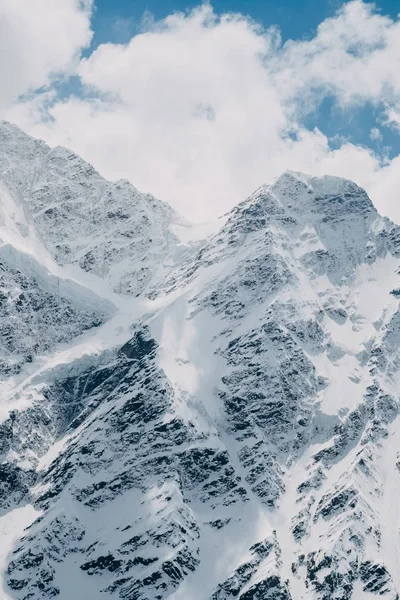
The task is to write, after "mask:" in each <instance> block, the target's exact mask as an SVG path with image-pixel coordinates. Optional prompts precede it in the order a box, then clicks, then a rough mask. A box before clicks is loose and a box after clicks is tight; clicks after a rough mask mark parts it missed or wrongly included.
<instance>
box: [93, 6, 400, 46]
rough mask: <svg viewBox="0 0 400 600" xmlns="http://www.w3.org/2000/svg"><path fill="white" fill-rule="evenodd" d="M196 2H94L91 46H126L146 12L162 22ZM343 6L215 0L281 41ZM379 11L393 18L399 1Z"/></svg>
mask: <svg viewBox="0 0 400 600" xmlns="http://www.w3.org/2000/svg"><path fill="white" fill-rule="evenodd" d="M198 4H199V2H187V1H185V0H183V1H182V0H180V1H171V0H96V12H95V15H94V18H93V29H94V31H95V37H94V39H93V44H94V45H97V44H99V43H102V42H107V41H114V42H126V41H127V39H128V37H129V36H130V35H131V34H132V33H134V32H135V29H136V28H137V27H138V25H139V24H140V21H141V19H142V17H143V15H144V13H145V12H150V13H151V14H153V15H154V17H155V18H156V19H157V20H158V19H163V18H165V17H166V16H167V15H169V14H170V13H171V12H173V11H185V10H188V9H191V8H193V7H195V6H197V5H198ZM342 4H343V2H341V1H340V0H214V1H213V2H212V5H213V7H214V9H215V11H216V12H217V13H226V12H240V13H242V14H247V15H250V16H251V17H252V18H253V19H255V20H256V21H258V22H259V23H262V24H263V25H264V27H270V26H271V25H277V26H279V28H280V30H281V32H282V37H283V39H298V38H302V37H304V36H306V37H307V36H310V35H312V33H313V31H314V30H315V29H316V27H317V26H318V24H319V23H321V21H323V20H324V19H326V18H327V17H329V16H332V15H333V14H334V13H335V11H336V10H337V9H338V8H339V7H340V6H341V5H342ZM376 4H377V6H378V8H379V9H380V10H381V11H382V12H383V13H385V14H389V15H391V16H392V17H396V15H397V14H398V13H399V12H400V3H399V2H398V0H380V1H379V2H377V3H376Z"/></svg>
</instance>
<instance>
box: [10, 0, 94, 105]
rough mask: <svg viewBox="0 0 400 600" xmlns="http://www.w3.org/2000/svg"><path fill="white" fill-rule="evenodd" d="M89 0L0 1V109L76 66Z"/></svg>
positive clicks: (85, 37) (86, 37)
mask: <svg viewBox="0 0 400 600" xmlns="http://www.w3.org/2000/svg"><path fill="white" fill-rule="evenodd" d="M91 10H92V0H57V1H55V0H34V1H32V0H28V1H27V0H0V80H1V86H0V108H2V109H4V108H5V107H7V106H9V105H10V103H12V102H13V101H15V100H16V99H17V98H18V97H19V96H21V95H23V94H27V93H29V92H30V91H32V90H35V89H37V88H40V87H42V86H47V85H48V84H49V83H50V81H51V79H52V77H58V78H59V77H60V76H63V75H64V76H65V75H67V74H70V73H72V72H74V71H75V69H76V65H77V62H78V59H79V56H80V52H81V49H82V47H84V46H87V45H88V44H89V43H90V40H91V35H92V34H91V30H90V15H91Z"/></svg>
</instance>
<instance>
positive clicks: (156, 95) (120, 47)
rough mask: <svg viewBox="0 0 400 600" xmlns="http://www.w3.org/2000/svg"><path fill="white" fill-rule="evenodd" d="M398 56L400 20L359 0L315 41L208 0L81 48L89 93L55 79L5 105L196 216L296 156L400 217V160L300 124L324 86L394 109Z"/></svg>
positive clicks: (345, 101) (33, 128)
mask: <svg viewBox="0 0 400 600" xmlns="http://www.w3.org/2000/svg"><path fill="white" fill-rule="evenodd" d="M17 1H18V0H17ZM21 1H23V0H21ZM49 1H51V0H49ZM65 1H66V0H63V2H65ZM0 2H1V0H0ZM80 43H81V45H83V44H84V43H85V42H84V41H81V42H80ZM78 46H79V44H78ZM76 51H77V50H76ZM399 54H400V31H399V24H398V22H394V21H393V20H391V19H389V18H387V17H384V16H381V15H379V14H376V13H375V12H374V10H373V7H372V5H367V4H364V3H362V2H360V1H358V0H355V1H353V2H350V3H348V4H347V5H346V6H345V7H344V8H343V9H342V10H341V11H340V12H339V13H338V14H337V15H336V16H335V17H333V18H332V19H327V20H326V21H324V22H323V23H322V24H321V25H320V27H319V28H318V30H317V32H316V35H315V36H314V38H312V39H311V40H309V41H301V42H289V43H286V44H285V45H284V46H281V44H280V40H279V36H278V34H277V32H276V31H275V30H269V31H264V30H262V28H261V27H260V26H259V25H257V24H255V23H254V22H251V21H250V20H249V19H246V18H244V17H242V16H240V15H229V16H223V17H221V18H217V17H216V15H215V14H214V13H213V11H212V9H211V7H210V6H209V5H204V6H202V7H199V8H198V9H196V10H195V11H193V12H191V13H190V14H182V13H179V14H175V15H172V16H170V17H168V18H167V19H166V20H164V21H162V22H160V23H151V21H149V29H148V30H147V31H145V32H143V33H140V34H138V35H135V36H134V37H133V38H132V39H131V40H130V42H129V43H128V44H105V45H102V46H100V47H99V48H98V49H97V50H95V51H94V52H93V53H92V54H91V55H90V56H89V57H88V58H86V59H84V60H81V61H80V63H79V65H78V66H77V74H78V75H79V77H80V79H81V82H82V84H83V86H84V89H85V90H86V92H87V94H88V95H87V96H83V97H80V98H76V97H68V98H66V99H62V100H60V99H57V98H54V97H52V95H51V94H52V92H51V90H50V91H47V92H46V94H45V95H36V96H35V97H34V98H32V99H30V100H29V101H27V102H24V103H21V102H19V103H17V104H14V105H13V106H12V107H11V108H10V109H9V111H8V113H7V116H8V118H9V119H10V120H14V121H15V122H18V123H19V124H20V125H21V126H22V127H23V128H25V129H26V130H28V131H30V132H31V133H32V134H34V135H37V136H39V137H43V138H45V139H47V140H48V141H50V143H54V144H55V143H62V144H64V145H68V146H70V147H71V148H73V149H74V150H75V151H77V152H78V153H79V154H81V155H82V156H83V157H85V158H86V159H87V160H89V161H90V162H92V163H93V164H94V165H95V166H96V167H97V168H98V169H99V170H100V171H101V172H102V173H104V174H105V175H106V176H107V177H110V178H120V177H126V178H129V179H130V180H131V181H132V182H133V183H134V185H136V186H137V187H138V188H139V189H143V190H146V191H151V192H152V193H154V194H155V195H157V196H158V197H160V198H162V199H164V200H167V201H169V202H170V203H171V204H172V205H173V206H174V207H175V208H177V209H178V210H179V211H180V212H182V213H184V214H186V215H188V216H190V217H192V218H195V219H204V218H208V217H210V216H215V215H217V214H220V213H222V212H224V211H225V210H227V209H229V208H230V207H231V206H232V205H233V204H235V203H236V202H238V201H239V200H241V199H243V198H244V197H245V196H246V195H247V194H249V193H251V191H253V189H254V188H255V187H257V186H258V185H260V184H261V183H262V182H264V181H268V180H270V179H271V178H273V177H275V176H277V175H279V174H280V173H281V172H282V171H283V170H284V169H285V168H292V169H297V170H303V171H306V172H311V173H315V174H323V173H330V174H337V175H342V176H346V177H349V178H351V179H353V180H355V181H356V182H357V183H359V184H360V185H363V186H365V187H366V189H367V190H368V191H369V192H370V194H371V196H372V197H373V199H374V201H375V202H376V204H377V206H378V207H379V208H380V209H381V210H383V211H385V212H386V213H388V214H390V215H391V216H392V218H395V219H397V220H399V221H400V207H399V208H397V202H398V201H397V188H398V183H399V176H400V175H397V173H398V172H399V171H398V168H397V166H398V162H399V160H398V159H395V160H393V161H392V162H389V161H387V160H384V162H382V161H381V160H380V159H379V158H378V157H377V156H376V155H375V154H374V153H373V152H372V150H369V149H368V148H365V147H361V146H355V145H352V144H350V143H348V142H344V143H343V144H342V145H341V146H340V148H339V149H337V150H332V149H331V148H330V147H329V143H328V139H327V138H326V137H325V136H324V135H323V133H321V132H320V131H318V130H312V131H309V130H307V129H305V128H304V127H302V126H300V125H299V124H298V119H299V118H301V116H302V115H303V114H304V113H305V112H310V111H312V110H313V109H314V108H315V107H316V106H317V104H318V102H320V100H321V99H322V98H323V97H325V96H326V95H333V96H335V97H336V98H337V101H338V102H339V103H340V104H341V105H343V106H346V107H350V106H355V105H359V104H361V103H366V102H373V103H375V104H376V105H378V104H381V106H382V110H384V111H386V114H387V118H388V119H389V116H390V115H394V114H397V113H395V111H396V107H397V106H398V95H399V91H400V79H399V78H400V74H399V73H398V69H397V68H396V67H397V65H398V58H399ZM69 64H71V63H69ZM49 72H50V71H49V70H47V73H49ZM31 87H32V86H31ZM399 105H400V104H399ZM43 115H45V116H46V117H48V116H50V117H51V119H50V120H49V119H48V118H43ZM391 118H392V120H393V117H391ZM399 173H400V172H399Z"/></svg>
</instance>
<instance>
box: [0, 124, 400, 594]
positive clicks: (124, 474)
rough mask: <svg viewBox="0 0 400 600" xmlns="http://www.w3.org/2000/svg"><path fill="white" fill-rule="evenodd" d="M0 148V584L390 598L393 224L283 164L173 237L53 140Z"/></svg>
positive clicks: (398, 578)
mask: <svg viewBox="0 0 400 600" xmlns="http://www.w3.org/2000/svg"><path fill="white" fill-rule="evenodd" d="M0 157H1V158H0V177H1V178H2V179H3V181H4V186H5V187H4V190H3V196H2V198H3V201H2V202H3V207H4V210H3V213H4V217H3V224H1V223H0V238H1V239H2V240H3V245H2V246H1V247H0V261H2V264H3V265H4V272H3V275H1V272H0V275H1V276H2V279H0V282H1V286H2V287H1V289H0V331H5V332H6V333H2V338H1V340H0V349H1V351H2V352H3V356H6V358H4V363H2V364H3V365H6V366H3V367H2V372H1V377H2V380H1V381H0V386H1V387H0V390H1V393H2V402H1V403H0V417H1V423H0V448H1V464H0V505H1V512H0V541H2V550H1V551H0V569H1V586H2V592H1V594H0V595H1V597H2V598H3V597H4V598H7V599H13V600H17V599H18V600H28V599H34V600H36V599H37V600H39V599H40V600H42V599H43V600H44V599H46V600H47V599H48V598H57V599H60V600H70V599H71V598H75V599H76V600H87V599H89V598H95V599H96V600H98V599H100V598H105V599H110V600H112V599H113V598H120V599H125V600H139V599H140V600H156V599H157V600H164V599H167V598H168V599H169V600H188V599H190V600H228V599H229V600H231V599H234V598H235V599H239V600H331V599H334V600H372V599H373V598H378V597H380V598H385V599H387V600H395V599H397V600H398V598H399V591H400V568H399V560H400V554H399V548H400V546H399V539H400V538H399V536H400V500H399V498H400V419H399V391H400V378H399V371H400V370H399V365H400V350H399V348H400V330H399V324H400V313H399V306H398V303H399V298H400V271H399V266H400V264H399V262H400V261H399V257H400V229H399V228H398V227H397V226H396V225H394V224H393V223H391V222H390V221H389V220H388V219H386V218H382V217H380V215H379V214H378V213H377V211H376V210H375V208H374V206H373V205H372V203H371V201H370V200H369V198H368V196H367V195H366V193H365V192H364V191H363V190H361V189H360V188H359V187H357V186H356V185H355V184H354V183H352V182H350V181H346V180H342V179H339V178H334V177H323V178H313V177H309V176H306V175H302V174H299V173H293V172H290V171H287V172H285V173H284V174H283V175H282V176H281V177H280V178H279V179H278V180H277V181H275V182H274V183H273V184H271V185H264V186H262V187H261V188H259V189H258V190H257V191H256V192H255V193H254V194H253V195H252V196H250V198H248V199H247V200H245V201H244V202H242V203H241V204H239V205H238V206H237V207H235V208H234V209H233V210H232V211H231V212H230V213H229V215H227V217H226V219H225V220H224V222H223V224H222V226H221V227H220V230H219V231H218V232H217V233H216V234H215V235H214V236H212V237H210V238H209V239H207V240H205V241H204V242H203V243H202V245H201V247H200V245H199V244H197V245H187V246H185V245H182V244H181V243H180V242H179V241H178V240H177V238H176V237H174V235H175V234H173V233H171V231H170V230H171V228H172V230H173V229H174V223H179V219H178V217H176V215H174V214H173V213H172V210H171V209H169V208H168V207H167V206H166V205H163V204H162V203H159V202H158V201H156V200H154V199H152V198H151V197H149V196H144V195H142V194H140V193H139V192H136V190H134V189H133V188H131V186H129V184H127V183H122V184H110V183H107V182H105V181H104V180H103V179H102V178H101V177H100V176H99V175H97V174H96V173H95V172H94V171H93V170H92V169H91V168H90V167H89V166H88V165H86V163H84V162H83V161H81V160H80V159H79V158H78V157H76V156H74V155H72V154H70V153H68V151H66V150H64V149H55V150H50V149H49V148H47V146H44V145H43V144H42V143H41V142H36V141H34V140H31V139H30V138H28V137H27V136H25V135H24V134H22V133H20V132H18V130H15V129H14V128H13V127H11V126H9V125H7V124H4V125H3V126H2V127H0ZM28 179H29V180H30V183H29V185H28V184H27V181H28ZM100 188H101V189H102V190H103V192H101V194H102V195H101V194H100ZM104 189H105V190H108V191H109V192H106V194H105V195H104ZM0 204H1V202H0ZM93 204H94V205H95V206H96V207H97V206H98V207H100V208H95V209H94V212H95V214H96V215H97V217H96V218H93V219H92V220H90V221H89V224H88V223H87V219H85V211H86V210H88V207H89V206H90V207H92V205H93ZM21 207H22V208H21ZM49 209H51V212H50V213H48V214H47V216H44V215H45V214H46V211H48V210H49ZM90 210H92V208H90ZM105 210H106V211H107V212H113V213H115V214H114V216H112V217H107V218H106V219H104V218H103V217H104V214H105V212H104V211H105ZM19 211H20V212H19ZM21 211H22V212H21ZM89 214H91V215H92V216H93V213H89ZM106 214H107V213H106ZM100 215H101V216H100ZM127 215H128V216H127ZM109 219H110V220H109ZM110 223H111V224H112V225H111V226H110ZM128 231H129V232H131V234H132V237H130V238H129V240H130V241H129V242H127V243H126V244H125V242H124V241H123V240H124V239H125V237H126V235H127V232H128ZM24 240H25V242H24ZM27 240H28V241H29V243H27ZM24 244H25V245H24ZM31 246H32V248H33V250H29V248H30V247H31ZM28 247H29V248H28ZM66 248H68V251H67V250H66ZM105 248H109V249H111V250H110V254H109V255H108V254H105V253H104V249H105ZM121 248H122V250H121ZM46 249H47V250H46ZM120 250H121V252H120ZM90 252H92V253H93V256H95V260H94V261H93V263H91V265H92V266H91V267H90V268H89V267H88V265H87V264H86V266H85V262H84V261H83V262H82V259H83V257H85V256H87V254H88V253H90ZM48 253H49V254H48ZM105 257H107V258H105ZM163 261H164V265H165V267H164V268H163V267H162V262H163ZM57 263H58V264H57ZM70 263H72V264H73V265H75V266H74V268H71V266H70ZM142 263H143V264H144V269H145V273H146V274H145V275H143V277H142V272H141V271H140V269H139V267H138V265H140V264H142ZM160 264H161V267H162V268H160ZM16 265H17V266H18V268H17V267H16ZM79 265H80V267H81V269H83V270H85V269H86V272H83V271H82V270H81V271H80V270H79V268H78V267H79ZM89 266H90V265H89ZM87 271H91V275H90V276H89V275H87ZM85 278H86V279H85ZM126 293H128V295H126ZM1 294H2V295H1ZM21 296H22V297H21ZM133 296H134V297H133ZM37 307H39V308H37ZM3 324H4V325H3ZM1 327H3V329H1ZM6 353H7V354H6ZM21 357H23V359H22V358H21ZM9 365H13V366H12V368H11V366H9Z"/></svg>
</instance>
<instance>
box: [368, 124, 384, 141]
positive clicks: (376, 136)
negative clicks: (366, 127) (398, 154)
mask: <svg viewBox="0 0 400 600" xmlns="http://www.w3.org/2000/svg"><path fill="white" fill-rule="evenodd" d="M369 137H370V138H371V140H374V141H375V142H381V141H382V140H383V135H382V132H381V131H380V129H378V127H372V129H371V131H370V132H369Z"/></svg>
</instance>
